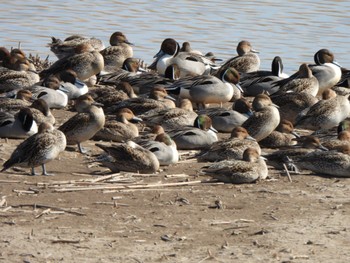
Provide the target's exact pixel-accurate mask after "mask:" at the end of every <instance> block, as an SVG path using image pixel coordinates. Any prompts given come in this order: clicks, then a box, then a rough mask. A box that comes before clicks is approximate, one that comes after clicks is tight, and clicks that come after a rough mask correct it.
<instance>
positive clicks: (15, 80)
mask: <svg viewBox="0 0 350 263" xmlns="http://www.w3.org/2000/svg"><path fill="white" fill-rule="evenodd" d="M21 65H22V66H21V70H12V69H8V68H4V67H0V93H3V92H8V91H13V90H19V89H23V88H27V87H30V86H32V85H34V84H35V83H37V82H38V81H39V80H40V79H39V75H38V74H37V73H36V72H35V71H33V70H30V69H29V65H27V64H21Z"/></svg>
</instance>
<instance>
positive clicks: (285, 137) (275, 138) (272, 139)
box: [259, 119, 300, 148]
mask: <svg viewBox="0 0 350 263" xmlns="http://www.w3.org/2000/svg"><path fill="white" fill-rule="evenodd" d="M298 137H300V136H299V134H297V133H296V132H295V131H294V125H293V123H291V122H290V121H288V120H285V119H281V122H280V124H279V125H278V126H277V128H276V129H275V130H274V131H273V132H271V133H270V135H269V136H267V137H266V138H265V139H263V140H261V141H260V142H259V144H260V145H261V146H262V147H266V148H279V147H284V146H291V145H295V144H297V142H296V141H295V140H293V139H295V138H298Z"/></svg>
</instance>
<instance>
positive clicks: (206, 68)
mask: <svg viewBox="0 0 350 263" xmlns="http://www.w3.org/2000/svg"><path fill="white" fill-rule="evenodd" d="M154 58H155V60H154V61H153V63H152V64H151V65H150V66H149V67H148V68H149V69H152V70H156V71H157V72H158V73H159V74H160V75H164V74H165V70H166V69H167V67H168V66H170V65H172V64H176V65H177V66H178V68H179V70H180V78H182V77H187V76H196V75H203V74H209V73H210V72H211V69H212V68H214V67H216V65H213V63H212V61H211V60H210V59H208V58H206V57H204V56H201V55H198V54H193V53H190V52H180V45H179V43H178V42H177V41H176V40H175V39H173V38H166V39H164V40H163V42H162V44H161V47H160V50H159V52H158V53H157V54H156V55H155V56H154Z"/></svg>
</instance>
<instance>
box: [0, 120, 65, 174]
mask: <svg viewBox="0 0 350 263" xmlns="http://www.w3.org/2000/svg"><path fill="white" fill-rule="evenodd" d="M65 148H66V137H65V136H64V134H63V132H61V131H59V130H56V129H54V127H53V126H52V124H50V123H46V122H43V123H42V124H40V126H39V131H38V133H36V134H34V135H32V136H30V137H29V138H27V139H26V140H24V141H23V142H22V143H21V144H19V145H18V146H17V148H16V149H15V151H14V152H13V153H12V154H11V157H10V159H9V160H7V161H6V162H5V163H4V164H3V169H2V170H1V172H3V171H5V170H7V169H9V168H10V167H12V166H15V165H18V166H24V167H30V168H31V169H32V170H31V175H35V171H34V168H35V167H36V166H39V165H41V167H42V174H43V175H48V173H47V172H46V167H45V164H46V163H48V162H50V161H52V160H53V159H55V158H57V156H58V155H59V154H60V153H61V152H63V151H64V149H65Z"/></svg>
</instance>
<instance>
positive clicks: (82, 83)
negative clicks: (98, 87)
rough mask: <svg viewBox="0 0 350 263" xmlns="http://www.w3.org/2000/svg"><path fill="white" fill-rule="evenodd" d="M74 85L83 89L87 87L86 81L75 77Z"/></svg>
mask: <svg viewBox="0 0 350 263" xmlns="http://www.w3.org/2000/svg"><path fill="white" fill-rule="evenodd" d="M74 85H75V86H76V87H77V88H79V89H82V88H84V87H85V83H84V82H82V81H81V80H79V79H75V82H74Z"/></svg>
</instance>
